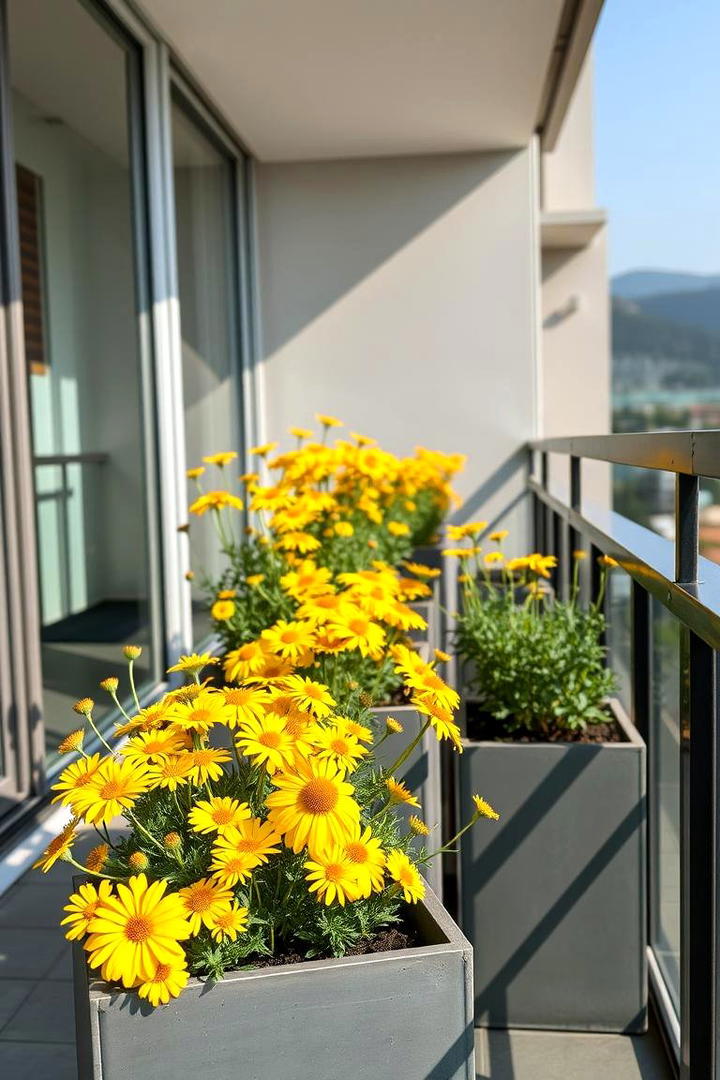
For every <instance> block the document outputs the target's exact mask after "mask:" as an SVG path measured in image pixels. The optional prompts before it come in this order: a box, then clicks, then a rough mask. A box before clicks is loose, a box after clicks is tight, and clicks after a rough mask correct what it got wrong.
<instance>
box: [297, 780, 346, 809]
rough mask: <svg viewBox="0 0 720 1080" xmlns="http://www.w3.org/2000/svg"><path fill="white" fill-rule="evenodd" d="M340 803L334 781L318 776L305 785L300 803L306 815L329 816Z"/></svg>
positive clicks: (299, 798)
mask: <svg viewBox="0 0 720 1080" xmlns="http://www.w3.org/2000/svg"><path fill="white" fill-rule="evenodd" d="M337 801H338V792H337V788H336V787H335V785H334V784H333V782H332V780H326V779H325V777H323V776H318V777H316V778H315V779H314V780H310V782H309V783H307V784H306V785H305V787H304V788H303V789H302V791H301V792H300V794H299V796H298V802H299V803H300V806H301V807H302V809H303V810H304V811H305V813H306V814H329V813H330V811H331V810H334V809H335V807H336V805H337Z"/></svg>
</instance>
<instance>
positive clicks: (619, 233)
mask: <svg viewBox="0 0 720 1080" xmlns="http://www.w3.org/2000/svg"><path fill="white" fill-rule="evenodd" d="M595 154H596V183H597V193H596V195H597V202H598V205H600V206H603V207H605V208H606V209H607V210H608V212H609V217H610V255H609V257H610V272H611V273H612V274H616V273H619V272H621V271H623V270H631V269H635V268H639V267H643V268H645V267H653V268H657V269H662V270H690V271H697V272H701V273H708V272H710V273H720V0H605V8H604V10H603V14H602V15H601V18H600V24H599V26H598V30H597V33H596V37H595Z"/></svg>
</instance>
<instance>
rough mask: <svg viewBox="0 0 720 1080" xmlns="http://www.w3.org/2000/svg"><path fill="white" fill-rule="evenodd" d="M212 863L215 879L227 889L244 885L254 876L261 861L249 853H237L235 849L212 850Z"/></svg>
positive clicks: (214, 848) (216, 848)
mask: <svg viewBox="0 0 720 1080" xmlns="http://www.w3.org/2000/svg"><path fill="white" fill-rule="evenodd" d="M212 856H213V858H212V862H211V863H210V869H211V870H212V871H213V877H214V878H216V879H217V881H219V882H220V884H221V885H225V886H227V888H229V889H232V888H234V887H235V886H236V885H237V884H238V882H239V883H240V884H242V883H243V882H245V881H247V879H248V878H249V877H250V875H251V874H252V872H253V870H255V868H256V867H258V866H259V865H260V860H259V859H258V858H257V857H256V856H255V855H250V854H249V853H248V852H247V851H235V850H234V849H233V848H218V847H217V845H216V846H215V847H213V850H212Z"/></svg>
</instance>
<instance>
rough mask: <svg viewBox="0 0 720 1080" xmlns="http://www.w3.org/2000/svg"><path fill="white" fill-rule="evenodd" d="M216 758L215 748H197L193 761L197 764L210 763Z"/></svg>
mask: <svg viewBox="0 0 720 1080" xmlns="http://www.w3.org/2000/svg"><path fill="white" fill-rule="evenodd" d="M214 759H215V751H214V750H196V751H195V753H194V754H193V761H194V762H195V764H196V765H209V764H210V762H211V761H214Z"/></svg>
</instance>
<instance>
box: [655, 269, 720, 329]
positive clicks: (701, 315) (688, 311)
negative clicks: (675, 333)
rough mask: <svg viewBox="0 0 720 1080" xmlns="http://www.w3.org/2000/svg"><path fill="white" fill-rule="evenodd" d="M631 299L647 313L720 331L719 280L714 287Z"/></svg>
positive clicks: (658, 317)
mask: <svg viewBox="0 0 720 1080" xmlns="http://www.w3.org/2000/svg"><path fill="white" fill-rule="evenodd" d="M634 302H635V303H636V304H637V305H638V307H639V308H640V310H641V311H644V312H645V314H646V315H650V316H654V317H655V318H657V319H663V320H664V321H665V322H672V323H677V324H679V325H683V326H693V327H696V328H697V329H700V330H704V331H705V332H706V333H709V334H718V335H720V281H718V284H717V285H715V286H714V287H713V288H704V289H697V290H695V291H693V292H689V291H687V292H685V291H683V292H668V293H656V294H655V295H653V296H643V297H637V298H635V301H634Z"/></svg>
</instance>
